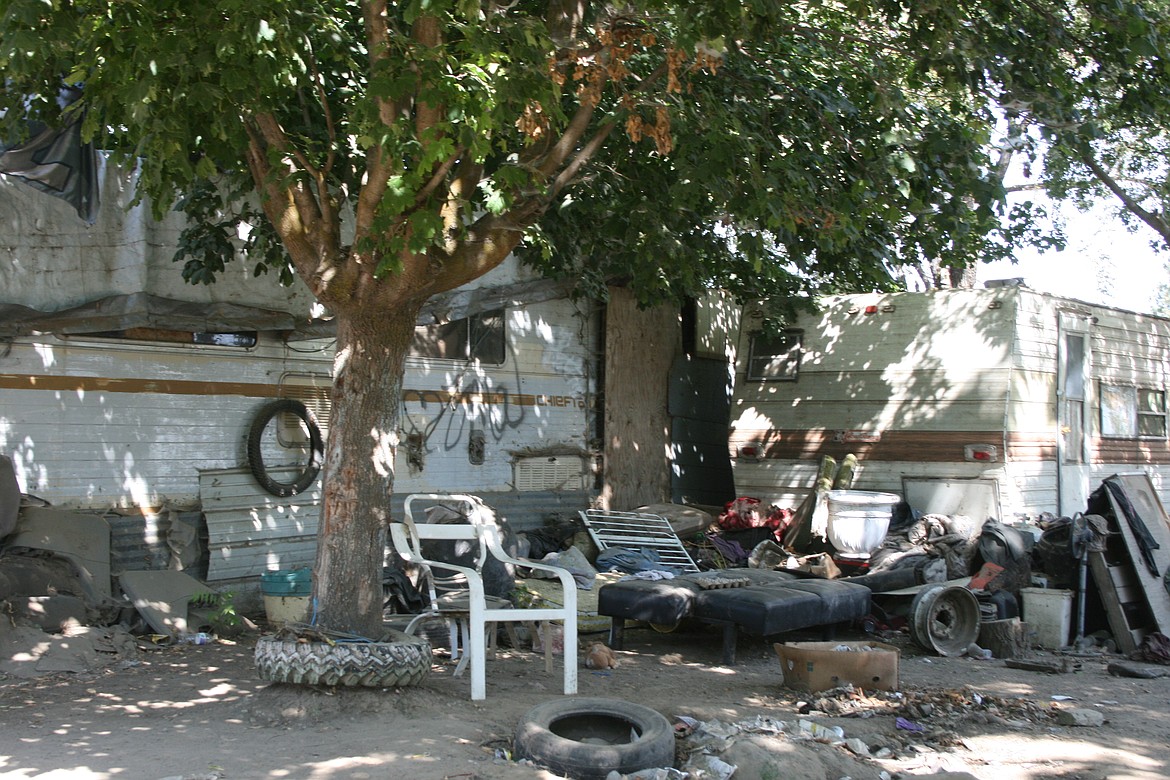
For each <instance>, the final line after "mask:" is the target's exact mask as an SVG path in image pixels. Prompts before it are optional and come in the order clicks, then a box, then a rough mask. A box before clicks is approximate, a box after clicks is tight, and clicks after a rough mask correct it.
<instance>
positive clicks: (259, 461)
mask: <svg viewBox="0 0 1170 780" xmlns="http://www.w3.org/2000/svg"><path fill="white" fill-rule="evenodd" d="M285 412H288V413H290V414H295V415H296V416H297V417H299V418H300V419H301V422H303V423H304V424H305V428H307V429H308V431H309V462H308V463H306V464H305V466H304V468H303V469H302V470H301V473H300V474H299V475H298V476H297V478H296V479H294V480H293V481H292V482H280V481H278V480H276V479H273V478H272V476H271V475H270V474H269V473H268V469H267V468H266V467H265V465H264V454H263V451H262V448H261V441H262V439H263V436H264V429H265V428H267V427H268V424H269V423H270V422H272V420H273V419H274V418H275V417H276V416H277V415H279V414H282V413H285ZM324 462H325V443H324V441H323V440H322V438H321V426H320V425H318V424H317V417H316V416H315V415H314V414H313V412H312V410H311V409H309V407H307V406H305V405H304V404H303V403H302V402H300V401H297V400H296V399H293V398H281V399H279V400H277V401H273V402H272V403H270V404H268V405H266V406H264V407H263V408H262V409H260V412H259V413H258V414H257V415H256V417H255V418H254V419H253V420H252V426H251V427H250V428H249V429H248V468H249V469H250V470H251V472H252V476H253V477H255V478H256V482H257V483H258V484H259V485H260V487H262V488H264V490H265V491H267V492H269V493H271V494H272V495H274V496H277V497H279V498H288V497H289V496H295V495H297V494H298V493H303V492H304V491H306V490H307V489H308V488H309V487H310V486H311V485H312V484H313V483H314V482H316V481H317V474H318V473H320V471H321V465H322V464H323V463H324Z"/></svg>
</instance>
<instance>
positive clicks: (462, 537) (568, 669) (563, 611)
mask: <svg viewBox="0 0 1170 780" xmlns="http://www.w3.org/2000/svg"><path fill="white" fill-rule="evenodd" d="M417 501H430V502H434V503H444V504H451V503H463V504H465V505H466V506H467V508H468V514H469V516H470V514H471V513H473V512H474V511H475V510H476V507H477V502H476V500H475V499H474V498H472V497H471V496H468V495H464V494H455V493H453V494H438V493H413V494H411V495H409V496H407V497H406V504H405V512H404V514H405V517H404V518H403V520H402V522H394V523H391V524H390V539H391V541H392V542H393V544H394V549H395V551H396V552H397V553H398V554H399V555H400V556H401V557H402V558H403V559H404V560H406V561H408V562H409V563H412V564H414V565H416V566H418V567H420V569H421V570H422V571H423V573H424V575H425V576H426V577H427V590H428V593H427V595H428V596H429V598H430V602H431V607H430V610H429V611H427V612H424V613H423V615H422V616H420V617H423V616H437V617H440V618H444V619H453V620H456V621H457V622H461V628H462V627H464V626H465V628H466V630H460V631H459V633H460V634H461V635H462V639H463V642H464V653H465V654H466V655H465V656H464V659H462V660H461V663H462V662H463V661H466V660H468V659H470V665H471V698H472V700H474V701H479V700H482V699H485V698H487V682H486V670H485V664H486V645H487V630H488V627H489V626H493V627H494V625H495V624H496V623H509V622H513V623H514V622H526V623H535V622H543V623H547V622H549V621H561V622H562V623H563V624H564V665H565V675H564V677H565V685H564V688H565V695H567V696H568V695H572V694H575V693H576V692H577V583H576V582H575V581H574V579H573V575H571V574H570V573H569V572H568V571H567V570H566V569H563V568H561V567H559V566H550V565H548V564H544V563H537V562H535V561H528V560H520V559H519V558H513V557H511V556H510V555H508V553H507V552H506V551H505V550H504V548H503V545H502V543H501V541H500V534H499V529H498V528H496V527H495V526H494V525H480V524H474V523H468V524H464V523H458V524H452V523H425V522H423V523H416V522H415V520H414V505H415V502H417ZM424 539H442V540H449V541H467V542H470V543H472V544H474V545H475V546H476V550H477V551H476V561H475V566H474V568H472V567H468V566H461V565H457V564H454V563H448V562H446V561H436V560H430V559H428V558H426V557H424V556H423V553H422V540H424ZM488 555H491V556H492V557H493V558H495V559H496V560H498V561H501V562H503V563H511V564H513V565H516V566H523V567H527V568H529V569H540V570H543V571H548V572H550V573H552V574H554V575H556V577H557V579H559V580H560V582H561V587H562V588H563V589H564V599H563V601H564V604H563V605H562V606H560V607H532V608H526V607H514V606H512V605H511V603H508V602H502V600H501V599H497V598H494V597H488V596H487V595H486V594H485V592H484V587H483V577H482V576H481V571H482V569H483V565H484V563H485V562H486V561H487V556H488ZM434 569H438V570H441V571H446V572H451V573H452V574H453V575H455V576H458V577H460V579H461V585H462V587H463V588H464V589H465V591H464V593H465V595H466V602H464V601H463V600H462V598H461V596H462V595H464V594H463V593H460V594H456V595H455V597H454V598H453V597H452V594H449V593H448V594H447V595H445V596H443V597H440V596H439V595H438V593H437V592H436V590H435V587H434V574H433V571H432V570H434ZM416 623H417V619H416V620H415V621H412V622H411V626H410V627H408V631H409V630H411V629H412V628H413V626H414V625H415V624H416ZM547 634H548V632H547V631H546V636H545V641H544V644H545V648H546V651H545V652H546V654H547V653H548V652H549V651H548V648H549V646H550V645H551V644H552V642H551V638H550V637H549V636H547ZM453 636H454V634H453ZM453 644H454V642H453ZM452 652H453V654H454V653H455V648H453V649H452Z"/></svg>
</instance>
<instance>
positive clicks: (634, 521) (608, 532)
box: [579, 509, 699, 572]
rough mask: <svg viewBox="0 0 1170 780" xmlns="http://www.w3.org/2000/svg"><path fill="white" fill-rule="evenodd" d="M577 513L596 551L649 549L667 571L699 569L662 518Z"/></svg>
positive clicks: (592, 511) (598, 511)
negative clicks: (595, 546)
mask: <svg viewBox="0 0 1170 780" xmlns="http://www.w3.org/2000/svg"><path fill="white" fill-rule="evenodd" d="M579 514H580V515H581V521H582V522H583V523H585V528H586V530H588V531H589V536H590V538H592V539H593V543H594V544H596V545H597V549H598V550H602V551H605V550H609V549H613V548H622V549H626V550H632V551H634V552H637V551H640V550H649V551H652V552H653V553H654V554H655V555H657V557H658V560H659V562H660V563H661V564H662V566H663V567H664V568H666V569H668V570H671V571H678V572H697V571H698V570H699V567H698V565H697V564H696V563H695V561H694V559H692V558H691V556H690V553H688V552H687V549H686V547H684V546H683V543H682V542H681V541H680V540H679V538H678V535H677V534H676V533H675V532H674V527H673V526H672V525H671V524H670V521H669V520H667V519H666V518H665V517H663V516H662V515H656V514H651V513H649V512H614V511H608V510H604V509H584V510H582V511H581V512H580V513H579Z"/></svg>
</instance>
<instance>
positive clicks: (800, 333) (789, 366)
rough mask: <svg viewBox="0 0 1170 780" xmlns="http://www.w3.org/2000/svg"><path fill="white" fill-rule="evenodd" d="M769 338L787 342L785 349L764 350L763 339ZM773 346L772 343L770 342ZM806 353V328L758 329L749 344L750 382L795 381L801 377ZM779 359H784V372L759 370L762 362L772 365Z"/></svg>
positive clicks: (772, 340) (748, 366)
mask: <svg viewBox="0 0 1170 780" xmlns="http://www.w3.org/2000/svg"><path fill="white" fill-rule="evenodd" d="M764 340H768V341H771V342H776V343H779V344H784V343H787V348H786V349H785V350H783V351H780V350H776V349H773V350H770V351H768V352H762V351H761V349H760V348H761V347H762V346H764V345H763V344H761V343H760V342H761V341H764ZM769 346H771V344H769ZM803 355H804V330H803V329H801V328H785V329H784V330H782V331H779V332H771V331H756V332H755V333H753V334H752V336H751V341H750V343H749V344H748V360H747V367H746V369H745V373H746V377H747V379H748V381H750V382H795V381H797V380H798V379H799V378H800V362H801V357H802V356H803ZM778 359H783V361H784V368H783V373H782V374H777V373H775V372H769V371H761V370H758V368H757V366H758V365H760V364H764V365H771V364H773V363H775V361H777V360H778Z"/></svg>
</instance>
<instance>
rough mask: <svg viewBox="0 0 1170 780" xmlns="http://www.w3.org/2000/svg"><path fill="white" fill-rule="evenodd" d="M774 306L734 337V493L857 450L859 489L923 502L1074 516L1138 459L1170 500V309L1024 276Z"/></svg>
mask: <svg viewBox="0 0 1170 780" xmlns="http://www.w3.org/2000/svg"><path fill="white" fill-rule="evenodd" d="M762 312H763V310H762V309H761V308H757V307H749V310H748V311H747V312H746V314H745V318H744V325H743V328H742V331H741V338H740V343H739V349H738V355H739V358H738V360H737V370H736V382H735V392H734V398H733V403H732V413H731V436H730V451H731V456H732V460H733V465H734V473H735V484H736V492H737V494H739V495H747V496H755V497H758V498H760V499H762V500H767V501H772V502H775V503H777V504H779V505H781V506H788V505H795V504H796V503H797V502H799V501H800V500H801V499H802V497H803V496H804V495H806V494H807V493H808V491H809V490H810V489H811V486H812V484H813V481H814V479H815V473H816V469H817V465H818V462H819V460H820V457H821V456H822V455H830V456H834V457H836V458H838V459H840V458H841V457H843V456H844V455H846V454H847V453H854V454H856V455H857V456H858V458H859V459H860V461H861V467H860V469H859V470H858V472H857V477H856V480H855V483H854V487H855V488H857V489H867V490H882V491H892V492H897V493H899V494H903V495H905V496H906V498H907V499H908V500H910V502H911V504H912V505H915V504H916V502H920V503H930V502H933V503H934V506H933V507H931V508H929V510H928V511H948V510H952V511H953V510H963V511H965V512H966V513H976V512H979V513H982V512H983V511H998V512H999V513H1000V515H1001V516H1002V517H1004V518H1006V519H1009V520H1010V519H1014V518H1016V517H1020V516H1033V517H1034V516H1037V515H1039V514H1041V513H1044V512H1050V513H1055V514H1058V515H1072V514H1074V513H1075V512H1078V511H1083V510H1084V509H1085V506H1086V500H1087V498H1088V495H1089V493H1090V492H1091V491H1092V490H1093V489H1095V488H1096V487H1097V486H1098V485H1099V484H1100V482H1101V480H1102V479H1104V478H1106V477H1108V476H1110V475H1111V474H1115V473H1118V472H1134V471H1143V472H1146V473H1148V474H1149V475H1150V477H1151V479H1152V480H1153V482H1154V484H1155V485H1156V486H1157V488H1158V490H1159V491H1161V493H1162V500H1163V501H1164V502H1165V501H1166V499H1167V497H1168V496H1167V495H1166V494H1165V491H1166V488H1167V486H1168V485H1170V483H1168V481H1167V476H1168V475H1170V445H1168V439H1167V406H1166V387H1167V374H1168V372H1170V320H1167V319H1164V318H1161V317H1156V316H1150V315H1144V314H1137V313H1134V312H1129V311H1122V310H1119V309H1114V308H1110V307H1105V306H1099V305H1094V304H1089V303H1084V302H1081V301H1076V300H1070V299H1065V298H1058V297H1054V296H1051V295H1046V294H1042V293H1038V292H1035V291H1033V290H1030V289H1028V288H1026V287H1024V286H1022V285H1019V284H1016V283H1012V284H1005V285H1002V286H994V287H990V288H987V289H978V290H941V291H934V292H925V293H894V294H871V295H846V296H837V297H830V298H827V299H825V300H823V301H822V302H821V308H820V310H819V311H818V312H817V313H815V314H805V315H802V316H800V317H799V318H798V319H797V320H796V321H795V322H794V323H792V325H791V327H789V328H787V329H782V330H781V329H776V328H771V329H769V328H765V323H764V321H763V319H762V316H763V314H762ZM972 501H974V505H972V503H971V502H972ZM964 502H966V503H964ZM975 507H977V508H975ZM915 508H919V506H915ZM993 508H994V509H993ZM955 513H957V511H956V512H955Z"/></svg>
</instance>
